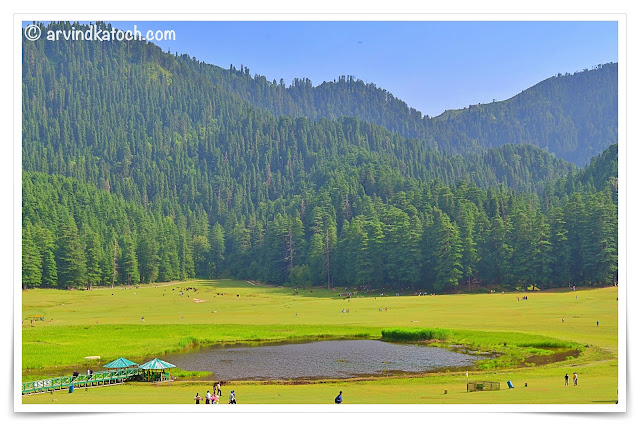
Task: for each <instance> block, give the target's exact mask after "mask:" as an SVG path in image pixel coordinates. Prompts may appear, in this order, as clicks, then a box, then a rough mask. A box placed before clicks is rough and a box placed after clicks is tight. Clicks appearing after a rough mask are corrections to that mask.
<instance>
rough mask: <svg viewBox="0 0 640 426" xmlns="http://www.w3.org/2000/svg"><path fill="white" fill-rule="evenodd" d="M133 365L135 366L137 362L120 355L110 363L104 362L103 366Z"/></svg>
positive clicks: (124, 366) (123, 366)
mask: <svg viewBox="0 0 640 426" xmlns="http://www.w3.org/2000/svg"><path fill="white" fill-rule="evenodd" d="M133 366H136V367H137V366H138V364H137V363H135V362H133V361H129V360H128V359H126V358H122V357H120V358H118V359H116V360H114V361H111V362H110V363H107V364H105V365H104V368H129V367H133Z"/></svg>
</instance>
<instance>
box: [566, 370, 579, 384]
mask: <svg viewBox="0 0 640 426" xmlns="http://www.w3.org/2000/svg"><path fill="white" fill-rule="evenodd" d="M564 385H565V386H569V373H567V374H565V375H564ZM573 386H578V373H576V372H574V373H573Z"/></svg>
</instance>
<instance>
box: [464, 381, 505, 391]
mask: <svg viewBox="0 0 640 426" xmlns="http://www.w3.org/2000/svg"><path fill="white" fill-rule="evenodd" d="M492 390H500V383H499V382H469V383H467V392H476V391H492Z"/></svg>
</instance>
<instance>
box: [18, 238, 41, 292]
mask: <svg viewBox="0 0 640 426" xmlns="http://www.w3.org/2000/svg"><path fill="white" fill-rule="evenodd" d="M30 228H31V226H29V225H27V226H25V227H23V229H22V289H23V290H26V289H27V288H34V287H40V283H41V281H42V272H41V269H40V265H41V263H42V261H41V259H40V253H39V251H38V247H36V244H35V242H34V241H33V238H32V236H31V229H30Z"/></svg>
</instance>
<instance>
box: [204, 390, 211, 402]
mask: <svg viewBox="0 0 640 426" xmlns="http://www.w3.org/2000/svg"><path fill="white" fill-rule="evenodd" d="M209 402H211V392H209V391H207V396H206V400H205V402H204V403H205V404H208V403H209Z"/></svg>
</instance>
